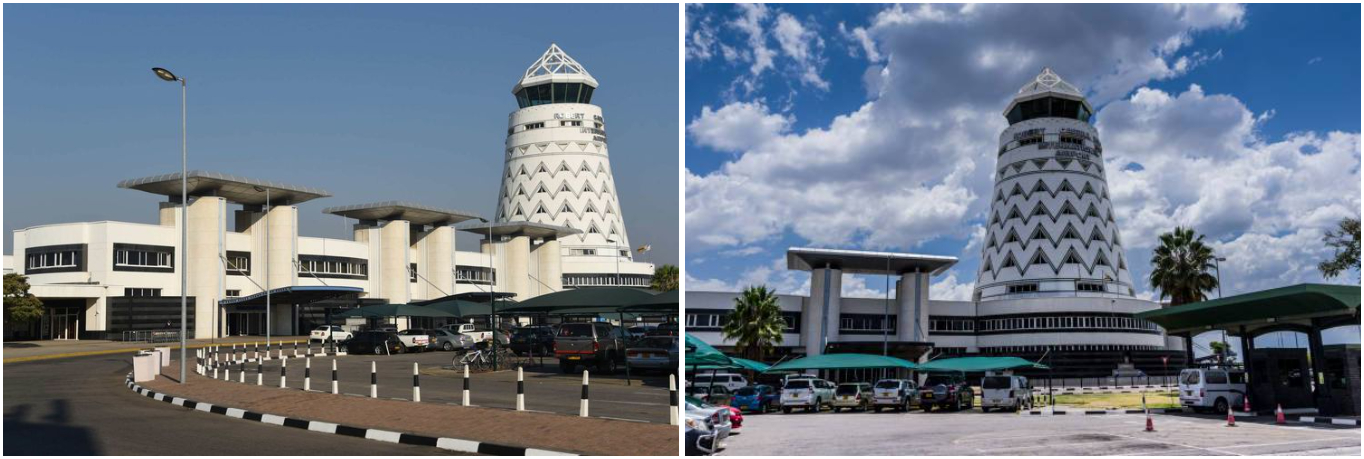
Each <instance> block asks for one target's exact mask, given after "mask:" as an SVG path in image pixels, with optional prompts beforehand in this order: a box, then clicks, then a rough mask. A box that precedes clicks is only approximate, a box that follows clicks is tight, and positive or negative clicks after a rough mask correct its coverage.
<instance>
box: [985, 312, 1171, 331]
mask: <svg viewBox="0 0 1364 459" xmlns="http://www.w3.org/2000/svg"><path fill="white" fill-rule="evenodd" d="M979 322H980V325H979V331H981V332H1000V331H1029V330H1049V329H1075V328H1083V329H1105V330H1142V331H1160V328H1159V327H1158V326H1156V324H1155V323H1152V322H1149V321H1145V320H1141V319H1137V318H1133V317H1120V316H1075V315H1064V316H1034V317H1015V318H1006V319H980V320H979Z"/></svg>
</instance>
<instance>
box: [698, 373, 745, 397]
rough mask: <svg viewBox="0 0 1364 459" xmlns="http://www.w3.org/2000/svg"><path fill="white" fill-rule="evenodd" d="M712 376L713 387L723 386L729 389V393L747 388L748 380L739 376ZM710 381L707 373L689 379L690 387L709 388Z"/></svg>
mask: <svg viewBox="0 0 1364 459" xmlns="http://www.w3.org/2000/svg"><path fill="white" fill-rule="evenodd" d="M714 376H715V385H716V386H725V388H726V389H729V391H730V392H734V391H737V390H739V389H743V388H744V387H745V386H748V379H746V378H744V377H743V376H741V375H736V374H734V373H716V374H715V375H714ZM710 380H711V374H709V373H705V374H697V375H696V376H693V377H692V378H691V387H706V386H710V385H711V383H710Z"/></svg>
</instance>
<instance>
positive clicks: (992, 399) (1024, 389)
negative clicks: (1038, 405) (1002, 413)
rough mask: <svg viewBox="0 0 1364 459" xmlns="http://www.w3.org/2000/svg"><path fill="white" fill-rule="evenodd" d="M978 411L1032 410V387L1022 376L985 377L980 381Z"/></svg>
mask: <svg viewBox="0 0 1364 459" xmlns="http://www.w3.org/2000/svg"><path fill="white" fill-rule="evenodd" d="M980 389H981V392H980V410H981V411H990V408H1007V409H1009V410H1012V411H1018V410H1024V409H1031V408H1032V385H1031V384H1029V383H1028V378H1024V377H1022V376H995V375H991V376H986V377H984V378H982V379H981V380H980Z"/></svg>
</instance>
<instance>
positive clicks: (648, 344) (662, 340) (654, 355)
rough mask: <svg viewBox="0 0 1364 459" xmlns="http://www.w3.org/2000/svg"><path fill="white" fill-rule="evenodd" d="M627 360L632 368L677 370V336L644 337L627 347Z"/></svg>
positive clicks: (669, 371) (664, 370) (668, 371)
mask: <svg viewBox="0 0 1364 459" xmlns="http://www.w3.org/2000/svg"><path fill="white" fill-rule="evenodd" d="M625 361H626V363H629V364H630V368H637V369H640V370H660V371H663V372H666V373H672V372H674V371H677V365H678V356H677V338H676V337H672V336H651V337H648V338H643V339H641V340H639V341H638V342H637V343H636V344H635V345H633V346H630V347H629V348H626V349H625Z"/></svg>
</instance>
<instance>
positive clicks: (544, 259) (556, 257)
mask: <svg viewBox="0 0 1364 459" xmlns="http://www.w3.org/2000/svg"><path fill="white" fill-rule="evenodd" d="M560 250H562V249H561V248H560V245H559V240H558V239H547V240H545V242H544V243H543V244H540V246H539V247H537V248H536V249H535V256H536V257H537V258H538V260H539V263H537V265H538V268H539V269H538V270H537V271H536V273H535V277H536V278H538V279H540V282H537V283H536V285H537V286H539V292H540V294H542V295H543V294H546V293H553V292H557V291H560V290H563V289H564V269H563V264H562V263H561V260H562V259H563V257H562V256H560Z"/></svg>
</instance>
